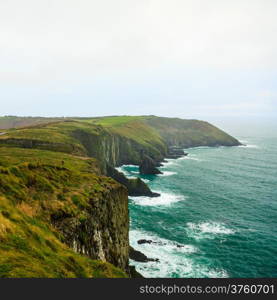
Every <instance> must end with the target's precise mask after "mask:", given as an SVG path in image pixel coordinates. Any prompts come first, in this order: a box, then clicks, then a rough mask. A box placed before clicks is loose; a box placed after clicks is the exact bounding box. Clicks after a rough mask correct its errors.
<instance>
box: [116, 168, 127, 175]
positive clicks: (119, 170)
mask: <svg viewBox="0 0 277 300" xmlns="http://www.w3.org/2000/svg"><path fill="white" fill-rule="evenodd" d="M115 169H116V170H117V171H118V172H120V173H123V174H124V175H125V176H129V175H130V173H129V172H128V171H126V170H125V169H124V167H122V166H121V167H117V168H115Z"/></svg>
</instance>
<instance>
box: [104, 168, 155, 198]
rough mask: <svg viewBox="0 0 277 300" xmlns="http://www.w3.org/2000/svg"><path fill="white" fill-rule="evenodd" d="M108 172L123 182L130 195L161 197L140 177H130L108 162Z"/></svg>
mask: <svg viewBox="0 0 277 300" xmlns="http://www.w3.org/2000/svg"><path fill="white" fill-rule="evenodd" d="M106 173H107V175H108V176H110V177H112V178H113V179H114V180H116V181H117V182H119V183H121V184H123V185H124V186H125V187H126V188H127V189H128V192H129V195H130V196H147V197H159V196H160V194H158V193H154V192H152V191H151V190H150V188H149V187H148V185H147V184H146V183H145V182H143V181H142V180H141V179H140V178H136V179H128V178H127V177H126V176H125V175H124V174H123V173H121V172H118V171H117V170H116V169H115V168H113V167H111V166H110V165H108V164H107V166H106Z"/></svg>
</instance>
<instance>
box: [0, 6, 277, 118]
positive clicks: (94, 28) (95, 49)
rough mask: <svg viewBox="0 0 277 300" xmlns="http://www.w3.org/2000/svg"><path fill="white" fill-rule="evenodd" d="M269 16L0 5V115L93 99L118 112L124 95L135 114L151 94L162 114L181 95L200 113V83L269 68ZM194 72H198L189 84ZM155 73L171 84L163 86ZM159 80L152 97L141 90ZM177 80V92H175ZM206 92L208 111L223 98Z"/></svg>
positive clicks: (214, 10)
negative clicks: (113, 105)
mask: <svg viewBox="0 0 277 300" xmlns="http://www.w3.org/2000/svg"><path fill="white" fill-rule="evenodd" d="M276 9H277V1H276V0H267V1H264V0H232V1H229V0H209V1H206V0H170V1H168V0H139V1H135V0H118V1H114V0H102V1H96V0H79V1H75V0H45V1H37V0H25V1H21V0H1V1H0V65H1V68H0V85H1V88H2V95H1V98H2V99H4V97H5V98H7V99H9V101H6V102H9V103H5V106H4V105H3V106H2V109H3V110H5V107H7V109H6V110H5V111H7V112H8V113H12V112H11V110H12V109H16V108H17V107H20V108H21V107H22V104H20V105H19V104H18V105H17V103H18V102H20V101H21V102H22V101H27V103H28V104H30V105H31V103H32V101H33V102H35V107H39V104H40V103H41V104H43V103H44V104H45V103H46V102H47V100H48V101H52V99H54V100H53V102H56V103H57V104H58V103H59V101H61V102H62V103H63V104H64V100H60V99H64V98H63V97H69V99H73V98H74V97H76V98H78V99H83V98H87V99H88V98H89V97H90V99H92V100H91V101H92V102H93V103H95V102H94V101H96V100H95V99H97V100H98V99H99V100H101V101H98V102H99V103H98V105H99V107H101V102H103V103H104V102H105V103H108V101H111V103H112V101H113V100H114V99H115V98H117V99H118V102H119V104H122V105H124V104H125V102H126V101H125V100H124V101H125V102H124V101H122V102H120V101H121V100H120V99H121V96H122V94H123V98H124V97H126V98H127V97H129V99H138V96H137V95H138V94H139V95H140V99H139V100H140V101H142V103H141V105H140V109H141V107H143V106H144V107H145V111H147V107H150V106H149V105H150V104H149V98H150V97H149V95H151V96H152V95H153V94H154V95H153V99H157V97H160V98H159V99H160V101H161V102H163V101H165V103H161V107H167V102H166V101H168V99H169V98H170V96H171V95H172V93H173V94H174V97H175V98H173V97H171V100H170V101H171V102H172V103H175V106H176V107H177V106H178V105H179V104H178V103H179V101H180V99H183V98H184V97H185V96H187V95H189V97H190V98H192V99H196V101H198V102H200V104H199V105H200V106H201V102H202V105H203V106H204V104H203V102H205V100H206V99H203V100H201V99H200V98H199V97H203V94H201V93H200V94H199V92H198V88H197V86H200V87H201V86H205V84H207V83H206V82H207V81H209V80H207V79H205V78H204V77H205V76H206V77H207V78H209V77H213V76H219V77H220V76H221V75H222V76H223V77H224V76H226V74H228V72H230V73H231V74H234V73H236V75H235V76H237V77H238V78H240V77H242V76H241V73H243V72H245V70H249V72H252V73H253V74H260V73H261V72H267V71H268V72H271V70H274V69H276V67H277V56H276V53H277V39H276V32H277V22H276V14H275V12H276ZM172 70H175V71H172ZM192 70H194V71H193V72H194V73H195V72H196V71H195V70H197V72H198V73H199V74H200V75H199V76H195V74H194V75H193V80H192V79H189V78H188V77H189V75H190V74H189V72H191V71H192ZM207 70H208V71H207ZM161 72H163V74H167V73H168V74H171V76H172V78H170V79H168V78H167V81H166V82H165V81H164V80H161V78H160V77H161V76H160V73H161ZM186 72H187V74H186V77H185V79H183V81H182V77H181V75H180V74H184V73H186ZM197 72H196V73H197ZM207 73H208V74H207ZM201 74H202V75H201ZM203 74H205V75H203ZM218 74H221V75H218ZM232 76H234V75H232ZM198 77H199V78H198ZM141 78H143V79H141ZM136 80H137V82H136V83H134V82H135V81H136ZM159 80H161V81H160V83H158V84H156V83H155V91H153V87H151V85H150V84H147V83H145V82H153V81H159ZM220 80H221V79H220V78H219V79H218V81H219V82H220ZM175 82H178V83H179V85H180V86H182V88H181V87H180V86H179V87H178V88H177V89H176V91H175V90H174V87H175ZM116 84H118V86H119V87H121V88H122V89H124V90H126V91H127V92H125V91H124V92H123V91H119V89H116V88H115V87H114V86H115V85H116ZM243 84H244V83H243V82H241V83H240V85H241V86H243ZM165 85H167V86H168V87H167V90H168V92H166V91H165V87H164V86H165ZM190 86H193V87H195V89H194V90H191V88H190ZM132 87H134V89H133V90H131V88H132ZM249 88H250V87H249ZM258 88H259V89H260V88H261V89H262V88H267V87H266V86H265V87H263V86H259V87H258ZM82 89H84V90H85V91H86V94H85V95H84V92H83V90H82ZM100 89H102V90H103V89H104V90H105V91H104V92H103V91H102V90H100ZM231 89H232V87H230V91H231ZM237 89H238V88H237ZM241 89H243V88H241ZM106 90H110V91H111V92H110V94H109V95H107V93H106ZM187 90H189V92H188V91H187ZM205 91H206V95H207V93H208V94H209V100H210V101H211V105H218V103H217V102H213V100H212V98H213V95H216V97H215V98H218V95H219V94H221V95H222V97H221V98H222V99H224V97H223V95H224V93H226V90H223V88H220V87H219V88H218V90H216V87H215V86H214V85H212V86H211V87H207V88H205ZM230 91H228V92H227V93H228V94H229V93H232V92H230ZM112 92H114V94H112ZM246 93H247V92H245V91H244V94H243V95H241V96H240V97H238V98H237V99H236V101H237V102H238V101H241V102H242V103H250V101H251V99H250V98H251V97H252V96H253V95H252V94H253V91H250V89H249V95H248V97H246V98H245V94H246ZM19 95H20V100H19V99H18V96H19ZM70 96H71V98H70ZM236 96H238V93H236ZM97 97H99V98H97ZM40 99H42V100H40ZM87 99H86V100H83V101H84V102H86V103H87V102H89V101H88V100H87ZM109 99H110V100H109ZM186 99H188V98H186ZM245 99H246V100H245ZM40 101H41V102H40ZM153 101H154V100H153ZM222 101H227V100H222ZM234 101H235V100H234ZM254 101H256V100H254ZM226 105H227V104H226ZM226 105H225V104H223V106H222V110H223V109H224V108H225V109H228V105H227V106H226ZM238 105H239V104H236V106H237V107H238ZM240 105H242V106H243V104H240ZM30 109H31V108H30ZM57 109H58V108H57ZM76 109H77V108H76ZM76 109H75V110H76ZM100 110H101V111H104V107H101V109H100ZM149 110H150V109H149ZM42 111H45V110H43V109H42ZM124 113H128V112H127V111H125V112H124ZM129 113H130V111H129ZM172 113H173V112H172Z"/></svg>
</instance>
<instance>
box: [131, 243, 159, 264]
mask: <svg viewBox="0 0 277 300" xmlns="http://www.w3.org/2000/svg"><path fill="white" fill-rule="evenodd" d="M129 257H130V259H132V260H135V261H138V262H149V261H154V262H159V259H157V258H148V257H147V256H146V255H145V254H143V253H142V252H140V251H138V250H135V249H134V248H133V247H131V246H130V248H129Z"/></svg>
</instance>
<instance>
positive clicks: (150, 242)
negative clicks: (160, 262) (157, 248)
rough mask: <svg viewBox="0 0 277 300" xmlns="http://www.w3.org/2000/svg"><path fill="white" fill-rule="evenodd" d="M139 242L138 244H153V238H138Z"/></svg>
mask: <svg viewBox="0 0 277 300" xmlns="http://www.w3.org/2000/svg"><path fill="white" fill-rule="evenodd" d="M137 243H138V244H152V243H153V241H152V240H138V242H137Z"/></svg>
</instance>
